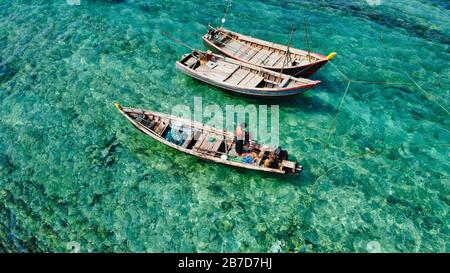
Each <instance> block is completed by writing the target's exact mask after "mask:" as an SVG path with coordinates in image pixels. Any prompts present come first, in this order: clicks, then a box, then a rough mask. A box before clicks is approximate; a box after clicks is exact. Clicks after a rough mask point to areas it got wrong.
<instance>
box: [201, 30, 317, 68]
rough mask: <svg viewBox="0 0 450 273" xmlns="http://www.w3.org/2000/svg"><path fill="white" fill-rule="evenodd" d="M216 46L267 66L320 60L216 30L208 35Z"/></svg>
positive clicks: (253, 62) (287, 65) (291, 64)
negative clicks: (288, 52) (287, 52)
mask: <svg viewBox="0 0 450 273" xmlns="http://www.w3.org/2000/svg"><path fill="white" fill-rule="evenodd" d="M209 40H210V41H212V42H213V43H214V44H215V45H216V46H218V47H220V48H222V49H224V50H227V51H229V52H231V53H232V55H233V56H234V57H235V58H237V59H241V60H244V61H246V62H249V63H252V64H255V65H260V66H268V67H277V68H279V67H283V65H284V67H296V66H303V65H308V64H311V63H315V62H317V61H320V59H319V58H317V57H315V56H313V55H308V53H306V52H305V54H298V53H292V52H290V54H289V55H288V56H287V54H286V50H282V49H278V48H274V47H270V46H266V45H262V44H260V43H257V42H256V41H252V40H250V39H249V40H247V39H243V38H241V37H240V36H238V35H236V34H233V33H229V32H225V31H223V30H218V31H216V32H215V33H214V35H211V36H210V39H209Z"/></svg>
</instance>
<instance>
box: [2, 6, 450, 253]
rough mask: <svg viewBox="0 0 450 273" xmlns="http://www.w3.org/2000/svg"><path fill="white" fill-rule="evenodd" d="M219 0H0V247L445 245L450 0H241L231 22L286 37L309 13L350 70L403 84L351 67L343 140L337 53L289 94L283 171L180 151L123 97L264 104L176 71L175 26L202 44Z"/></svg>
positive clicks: (167, 103) (299, 39) (316, 42)
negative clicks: (143, 127) (271, 173)
mask: <svg viewBox="0 0 450 273" xmlns="http://www.w3.org/2000/svg"><path fill="white" fill-rule="evenodd" d="M209 2H210V3H208V4H205V1H179V0H177V1H171V0H168V1H143V0H142V1H138V0H134V1H133V0H128V1H99V0H97V1H87V0H81V5H80V6H69V5H67V4H66V2H65V1H53V2H52V3H48V1H26V2H25V1H5V0H2V1H0V63H1V66H0V114H1V116H2V118H1V120H0V150H1V151H2V152H1V154H0V222H1V225H0V250H1V251H7V252H9V251H62V252H65V251H69V249H68V245H71V244H72V243H73V242H76V243H78V244H79V246H80V251H82V252H97V251H143V252H179V251H187V252H214V251H231V252H233V251H243V252H250V251H261V252H270V251H283V252H299V251H306V252H331V251H355V252H367V251H369V250H370V248H369V249H368V247H367V245H368V244H369V245H370V244H371V242H373V241H376V242H378V243H379V245H380V247H381V251H387V252H416V251H419V252H431V251H438V252H448V251H450V248H449V244H448V237H449V234H450V232H449V222H448V209H449V201H450V200H449V182H450V181H449V172H450V171H449V169H450V168H449V164H448V162H449V156H450V154H449V152H450V151H449V143H450V126H449V125H450V124H449V114H448V112H446V111H445V110H444V109H443V108H442V107H444V108H446V110H449V109H450V104H449V89H450V77H449V72H450V67H449V61H450V51H449V44H450V38H449V37H450V24H449V6H448V3H447V2H446V1H417V0H414V1H406V0H402V1H395V3H392V2H393V1H389V3H388V2H387V1H382V4H381V5H380V6H370V5H368V4H367V2H366V1H354V2H352V3H347V1H334V2H328V1H301V2H299V1H283V2H282V3H280V2H281V1H271V0H267V1H250V0H243V1H234V3H233V5H232V7H231V9H230V14H229V16H228V21H227V23H226V25H225V26H227V27H229V28H231V29H234V30H237V31H240V32H243V33H246V34H249V35H253V36H256V37H260V38H263V39H268V40H273V41H276V42H280V43H286V42H287V39H288V35H289V32H290V28H291V24H292V23H293V22H295V23H296V24H297V25H298V26H301V25H302V22H303V16H307V17H308V21H309V30H310V38H311V47H312V49H313V51H316V52H320V53H323V54H327V53H329V52H331V51H336V52H338V57H337V58H336V59H335V60H334V64H335V65H336V66H337V67H338V68H339V69H340V70H342V71H343V72H344V74H346V75H347V76H348V77H349V78H351V79H352V80H362V81H384V82H396V83H398V82H400V83H403V84H402V85H389V86H386V85H368V84H361V83H352V84H351V85H350V87H349V90H348V93H347V96H346V97H345V99H344V103H343V105H342V108H341V111H340V113H339V115H338V117H337V120H336V123H335V125H336V126H335V130H332V134H331V137H330V140H328V137H329V134H330V128H332V127H333V119H334V117H335V115H336V112H337V111H338V108H339V105H340V102H341V98H342V96H343V94H344V91H345V87H346V82H345V80H344V79H343V77H342V75H341V74H340V73H339V72H337V70H336V69H334V68H333V66H332V65H327V66H326V67H324V68H323V69H322V70H320V72H319V73H317V74H316V75H314V76H313V78H315V79H320V80H322V81H323V84H322V85H321V86H320V87H319V88H316V89H315V90H312V91H309V92H307V93H306V94H305V95H303V96H298V97H295V98H293V99H291V100H287V101H286V100H285V101H280V102H277V104H280V121H281V132H282V133H281V139H280V140H281V144H282V146H283V147H286V148H287V149H288V150H289V151H290V154H292V155H294V156H295V157H296V158H297V159H299V160H300V161H301V162H302V164H303V165H304V167H305V171H304V173H303V175H302V176H300V177H293V178H281V179H280V178H277V177H266V176H264V175H261V174H256V173H250V172H245V171H242V170H237V169H231V168H226V167H223V166H219V165H215V164H210V163H206V162H203V161H199V160H197V159H195V158H192V157H190V156H187V155H184V154H182V153H179V152H176V151H175V150H172V149H170V148H168V147H166V146H164V145H161V144H158V143H156V142H155V141H152V140H150V139H148V138H147V137H145V136H144V135H143V134H141V133H139V132H138V131H136V130H135V129H133V127H132V126H131V125H130V124H128V123H127V121H126V120H124V119H123V118H122V117H121V116H120V115H119V114H118V112H117V111H116V110H115V108H114V107H113V102H115V101H119V102H121V103H122V104H123V105H129V106H135V107H142V108H147V109H154V110H157V111H162V112H168V111H170V110H171V107H172V106H173V105H175V104H179V103H185V104H187V105H193V96H202V98H203V102H204V103H205V104H211V103H217V104H219V105H221V106H223V107H224V106H225V105H226V104H243V105H247V104H258V103H267V102H260V101H255V100H251V99H245V98H240V97H234V96H229V95H227V94H225V93H223V92H220V91H218V89H215V88H213V87H210V86H208V85H204V84H201V83H199V82H197V81H194V80H192V79H190V78H188V77H186V76H184V75H182V74H180V73H177V72H176V71H175V67H174V62H175V60H176V59H177V58H178V57H179V56H180V55H181V54H183V53H186V50H185V49H184V48H183V47H182V46H179V45H177V44H174V43H172V42H171V41H169V40H168V39H167V38H166V37H164V36H163V35H162V32H163V31H167V32H169V33H171V34H172V35H174V36H176V37H178V38H179V39H181V40H183V41H186V42H187V43H189V44H191V45H193V46H195V47H197V48H201V47H202V46H201V39H200V38H196V36H195V33H199V34H202V33H204V32H205V30H206V25H207V24H208V23H209V22H211V23H213V24H217V23H218V22H219V21H220V18H221V17H222V15H223V11H224V2H223V1H209ZM369 2H370V1H369ZM385 2H386V3H385ZM299 28H300V29H301V27H299ZM294 45H295V46H296V47H303V45H304V39H303V35H302V33H301V31H300V30H299V31H298V33H297V34H296V36H295V40H294ZM408 74H409V75H411V77H412V78H413V79H414V80H415V81H416V82H417V83H418V84H419V85H420V86H422V87H423V88H424V90H425V91H421V90H420V89H419V88H418V87H417V86H415V85H414V84H413V83H412V81H411V80H410V79H409V77H408ZM424 92H425V93H424ZM438 103H439V104H441V106H442V107H441V106H439V104H438ZM366 148H369V149H370V150H371V151H373V153H371V152H367V150H366Z"/></svg>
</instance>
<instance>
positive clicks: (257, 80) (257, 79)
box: [245, 74, 264, 88]
mask: <svg viewBox="0 0 450 273" xmlns="http://www.w3.org/2000/svg"><path fill="white" fill-rule="evenodd" d="M262 80H264V77H263V76H261V75H258V74H255V76H254V77H253V78H252V79H251V80H248V81H247V82H246V83H245V86H248V87H252V88H255V87H256V86H258V84H259V83H260V82H261V81H262Z"/></svg>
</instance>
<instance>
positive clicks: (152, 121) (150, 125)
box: [115, 103, 303, 174]
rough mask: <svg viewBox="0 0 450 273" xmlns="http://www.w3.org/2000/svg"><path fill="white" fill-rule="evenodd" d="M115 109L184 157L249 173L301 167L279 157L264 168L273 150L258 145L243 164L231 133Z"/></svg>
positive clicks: (294, 170)
mask: <svg viewBox="0 0 450 273" xmlns="http://www.w3.org/2000/svg"><path fill="white" fill-rule="evenodd" d="M115 105H116V107H117V109H119V111H120V112H121V113H122V114H123V115H124V116H125V117H126V118H127V119H128V121H129V122H130V123H131V124H133V125H134V127H136V128H137V129H138V130H140V131H141V132H143V133H144V134H146V135H148V136H150V137H152V138H153V139H155V140H157V141H159V142H161V143H164V144H166V145H167V146H170V147H172V148H174V149H177V150H179V151H182V152H185V153H187V154H190V155H193V156H196V157H199V158H202V159H205V160H208V161H213V162H216V163H221V164H225V165H229V166H234V167H240V168H245V169H250V170H256V171H263V172H269V173H279V174H288V173H292V174H296V173H299V172H300V171H301V170H302V169H303V168H302V166H299V165H298V164H297V163H296V162H293V161H289V160H287V156H286V157H285V158H284V159H281V158H279V160H276V161H275V162H276V166H274V165H272V167H265V166H264V162H265V160H266V159H267V158H269V156H271V155H274V153H275V151H274V150H273V149H271V148H267V147H264V146H260V145H257V144H255V145H252V152H253V153H254V155H255V156H256V157H255V159H254V161H253V162H252V163H244V162H243V159H242V157H241V156H238V155H237V154H236V152H235V144H234V141H233V139H234V134H233V133H230V132H227V131H222V130H218V129H216V128H214V127H211V126H207V125H204V124H201V123H198V122H195V121H191V120H186V119H182V118H178V117H175V116H170V115H166V114H162V113H157V112H151V111H145V110H141V109H133V108H127V107H122V106H121V105H120V104H117V103H116V104H115Z"/></svg>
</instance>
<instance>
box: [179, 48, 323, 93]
mask: <svg viewBox="0 0 450 273" xmlns="http://www.w3.org/2000/svg"><path fill="white" fill-rule="evenodd" d="M176 67H177V69H178V70H180V71H181V72H183V73H185V74H187V75H189V76H191V77H193V78H196V79H198V80H200V81H203V82H206V83H209V84H211V85H214V86H217V87H220V88H222V89H225V90H227V91H231V92H234V93H239V94H242V95H247V96H257V97H285V96H292V95H297V94H300V93H303V92H304V91H305V90H307V89H309V88H313V87H315V86H316V85H318V84H319V83H320V81H313V80H309V79H304V78H295V77H293V76H289V75H285V74H280V73H279V72H274V71H271V70H267V69H263V68H260V67H257V66H254V65H251V64H248V63H243V62H239V61H237V60H235V59H232V58H227V57H224V56H221V55H217V54H212V53H210V52H201V51H197V50H194V51H192V53H191V54H185V55H183V57H182V59H181V60H180V61H178V62H177V63H176Z"/></svg>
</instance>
